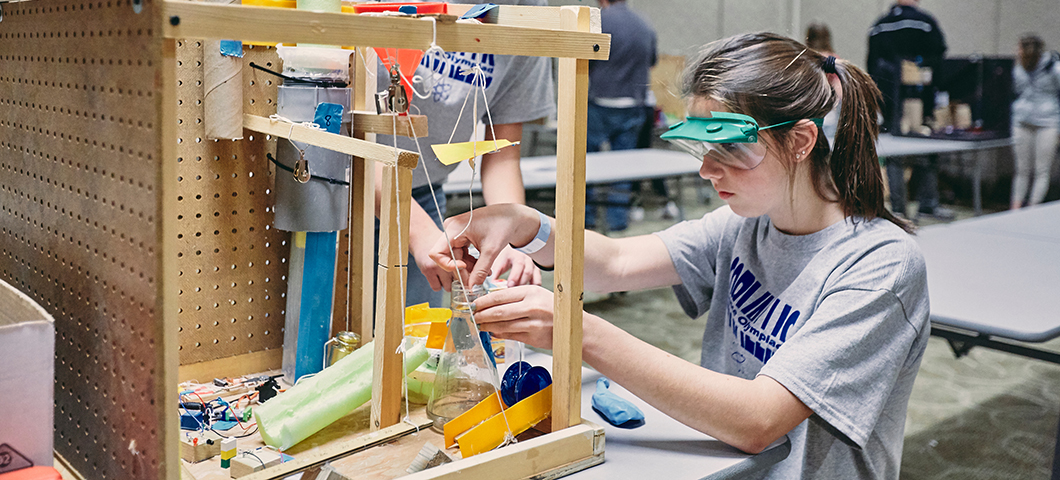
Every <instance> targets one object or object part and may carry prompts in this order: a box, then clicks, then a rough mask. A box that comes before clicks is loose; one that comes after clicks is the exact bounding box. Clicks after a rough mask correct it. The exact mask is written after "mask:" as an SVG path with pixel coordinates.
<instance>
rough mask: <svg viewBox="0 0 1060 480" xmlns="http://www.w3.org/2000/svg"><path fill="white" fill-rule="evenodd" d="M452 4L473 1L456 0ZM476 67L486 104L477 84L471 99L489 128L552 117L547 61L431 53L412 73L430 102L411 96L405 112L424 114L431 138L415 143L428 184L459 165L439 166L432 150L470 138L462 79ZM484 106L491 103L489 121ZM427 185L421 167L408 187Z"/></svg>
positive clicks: (407, 143)
mask: <svg viewBox="0 0 1060 480" xmlns="http://www.w3.org/2000/svg"><path fill="white" fill-rule="evenodd" d="M450 3H477V2H472V1H468V0H459V1H455V2H450ZM492 3H496V4H504V5H546V2H545V1H544V0H501V1H493V2H492ZM474 65H478V66H479V68H480V69H481V70H482V71H483V72H484V73H485V85H486V100H485V102H484V101H483V99H482V93H481V90H480V87H479V86H478V85H479V83H478V82H477V81H476V84H475V87H474V88H475V90H476V91H474V92H472V95H476V94H477V95H478V113H479V120H481V121H482V122H483V123H485V124H486V128H487V129H488V128H489V124H490V118H492V121H493V124H495V125H503V124H506V123H523V122H529V121H531V120H537V119H539V118H544V117H548V116H551V115H552V113H553V112H554V111H555V109H556V98H555V93H554V92H553V90H554V89H553V86H552V61H551V59H550V58H545V57H524V56H513V55H493V54H482V53H464V52H445V57H444V58H439V57H438V56H433V55H432V56H430V57H427V56H424V58H423V60H422V61H421V62H420V65H419V67H418V68H417V69H416V75H419V76H420V77H422V78H423V79H424V83H422V84H421V83H416V84H414V85H413V88H414V89H416V90H417V91H418V92H420V93H421V94H425V93H426V92H427V90H428V89H429V90H430V91H431V98H429V99H422V98H419V97H416V96H415V95H414V96H413V97H412V98H409V102H410V103H411V104H412V105H413V107H411V108H410V109H409V112H410V113H413V114H422V115H426V116H427V125H428V129H429V133H430V135H429V136H428V137H426V138H420V139H419V144H420V150H421V152H422V153H423V157H422V158H421V159H420V161H421V162H422V163H423V164H424V165H426V166H427V170H428V171H429V172H430V179H431V182H433V183H434V184H435V185H441V184H442V183H444V182H445V179H446V177H448V176H449V173H450V172H452V171H453V170H454V169H456V167H457V165H459V164H454V165H451V166H445V165H442V163H441V162H439V161H438V159H437V157H435V155H434V151H433V150H431V145H433V144H442V143H449V137H450V136H451V135H452V138H453V142H454V143H456V142H466V141H468V140H470V139H471V134H472V132H473V128H474V124H475V122H476V119H475V118H473V117H474V115H472V106H473V102H474V97H468V91H469V90H470V89H471V88H472V85H471V82H472V80H473V78H472V76H471V75H470V74H469V75H466V76H465V75H462V74H461V72H462V71H465V70H467V69H470V68H471V67H472V66H474ZM378 71H379V74H378V76H377V84H378V88H379V89H380V90H386V87H387V85H388V84H389V83H390V76H389V75H388V74H387V73H386V69H385V68H384V67H383V66H382V63H380V65H379V70H378ZM410 80H411V79H410ZM465 98H467V106H466V107H464V113H463V116H461V115H460V109H461V106H462V105H463V104H464V99H465ZM487 104H488V105H489V116H488V117H487V114H486V105H487ZM457 119H459V125H457ZM454 126H457V127H458V128H457V130H456V134H455V135H454V134H453V128H454ZM393 138H394V137H393V136H391V135H379V136H377V137H376V142H378V143H381V144H383V145H393V144H394V139H393ZM397 145H398V148H402V149H405V150H410V151H413V152H415V151H416V144H415V143H414V142H413V141H412V139H410V138H406V137H398V143H397ZM508 148H519V147H518V146H515V147H508ZM427 183H428V182H427V176H426V175H425V174H424V173H423V167H422V166H417V167H416V170H415V172H414V173H413V174H412V187H413V188H415V187H422V186H424V185H427Z"/></svg>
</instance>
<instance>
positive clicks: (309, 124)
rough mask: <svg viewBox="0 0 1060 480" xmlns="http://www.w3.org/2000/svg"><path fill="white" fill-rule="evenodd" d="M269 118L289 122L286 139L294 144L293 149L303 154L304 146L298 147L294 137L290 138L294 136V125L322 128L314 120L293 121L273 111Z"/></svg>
mask: <svg viewBox="0 0 1060 480" xmlns="http://www.w3.org/2000/svg"><path fill="white" fill-rule="evenodd" d="M269 120H272V121H274V122H284V123H289V124H291V129H290V130H288V131H287V141H288V142H291V145H293V146H294V148H295V150H298V151H299V152H301V153H302V154H303V155H305V149H304V148H298V144H297V143H294V139H293V138H291V137H294V127H295V126H296V125H297V126H302V127H305V128H309V129H313V130H324V129H323V128H320V125H318V124H316V123H314V122H295V121H294V120H291V119H289V118H287V117H285V116H283V115H280V114H278V113H274V114H272V115H269Z"/></svg>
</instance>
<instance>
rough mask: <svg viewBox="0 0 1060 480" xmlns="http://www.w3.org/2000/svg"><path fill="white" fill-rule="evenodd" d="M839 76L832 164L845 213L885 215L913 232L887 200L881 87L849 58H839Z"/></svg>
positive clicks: (884, 216) (840, 201) (837, 63)
mask: <svg viewBox="0 0 1060 480" xmlns="http://www.w3.org/2000/svg"><path fill="white" fill-rule="evenodd" d="M836 76H838V77H839V85H840V88H841V89H842V92H843V94H842V99H841V106H840V109H839V128H838V130H836V134H835V145H834V146H833V147H832V154H831V158H830V159H829V161H828V163H829V164H830V166H831V171H832V181H833V182H834V184H835V188H836V190H837V191H838V195H839V203H840V204H841V205H842V206H843V213H845V214H846V215H848V216H850V215H860V216H863V217H865V218H873V217H882V218H885V219H887V220H889V221H891V222H892V223H894V224H895V225H898V226H899V227H902V229H904V230H905V231H907V232H909V233H912V232H913V226H912V224H910V223H909V222H908V221H905V220H901V219H899V218H897V217H895V216H894V214H892V213H891V212H890V211H888V210H887V209H886V208H885V207H884V203H883V199H884V193H883V175H882V174H881V173H880V164H879V157H877V155H876V138H877V137H879V133H880V126H879V124H878V123H877V114H878V112H879V111H880V102H881V100H882V97H881V96H880V90H879V89H878V88H876V83H875V82H874V81H873V80H872V77H870V76H869V75H868V74H867V73H865V72H864V71H863V70H861V69H860V68H858V67H856V66H854V65H853V64H851V63H850V62H847V61H845V60H838V61H836ZM814 150H815V151H816V150H817V149H816V148H815V149H814Z"/></svg>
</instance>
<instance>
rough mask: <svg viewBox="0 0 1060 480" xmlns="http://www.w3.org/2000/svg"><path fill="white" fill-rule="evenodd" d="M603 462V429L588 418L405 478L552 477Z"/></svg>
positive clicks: (484, 479)
mask: <svg viewBox="0 0 1060 480" xmlns="http://www.w3.org/2000/svg"><path fill="white" fill-rule="evenodd" d="M603 461H604V429H603V428H602V427H600V426H599V425H596V424H594V423H592V422H589V421H588V420H585V419H582V423H581V424H579V425H575V426H573V427H569V428H565V429H563V430H560V431H557V432H553V433H549V434H545V435H542V436H540V437H536V438H533V439H530V440H526V441H522V442H519V443H516V444H514V445H509V446H506V447H503V448H499V449H497V450H493V451H490V452H486V453H483V454H481V455H476V456H474V457H471V458H466V459H463V460H460V461H457V462H453V463H447V464H445V465H441V466H438V467H434V468H432V469H429V470H424V471H422V472H418V473H415V474H412V475H409V476H407V477H404V478H405V479H407V480H426V479H432V480H440V479H444V480H457V479H481V480H502V479H526V478H533V479H552V478H559V477H562V476H564V475H569V474H571V473H574V472H577V471H581V470H584V469H586V468H589V467H591V466H593V465H598V464H601V463H603Z"/></svg>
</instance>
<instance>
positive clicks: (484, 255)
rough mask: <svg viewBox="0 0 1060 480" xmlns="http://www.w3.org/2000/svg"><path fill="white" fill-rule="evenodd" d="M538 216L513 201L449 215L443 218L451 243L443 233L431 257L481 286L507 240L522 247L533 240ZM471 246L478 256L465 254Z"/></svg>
mask: <svg viewBox="0 0 1060 480" xmlns="http://www.w3.org/2000/svg"><path fill="white" fill-rule="evenodd" d="M538 218H539V217H538V214H537V211H536V210H534V209H532V208H530V207H527V206H526V205H518V204H514V203H505V204H499V205H490V206H488V207H483V208H476V209H475V210H474V212H468V213H464V214H462V215H457V216H455V217H450V218H448V219H446V221H445V231H446V233H447V234H448V240H449V242H450V243H451V245H450V243H447V242H446V240H447V239H446V236H445V235H442V236H440V237H439V238H438V240H437V242H435V244H434V246H433V247H431V248H430V249H429V255H430V258H432V259H434V261H435V262H437V264H438V265H440V266H441V268H442V269H444V270H446V271H449V272H453V271H460V275H461V276H464V278H465V280H466V281H467V282H468V283H469V284H471V285H481V284H482V282H484V281H486V277H488V276H489V275H490V268H491V267H492V266H493V265H494V262H495V261H496V260H497V257H498V256H499V255H500V254H501V252H502V251H503V250H504V249H505V248H509V242H511V243H512V244H513V245H517V246H521V245H526V244H528V243H530V241H531V240H533V239H534V236H535V235H536V234H537V230H538V227H540V226H541V222H540V221H539V220H538ZM472 245H474V246H475V248H477V249H478V251H479V257H478V259H476V258H474V257H472V256H471V255H470V254H469V253H468V250H469V247H470V246H472ZM450 247H451V248H452V250H451V251H450ZM418 262H419V261H418V260H417V263H418ZM465 275H466V276H465ZM443 286H444V287H445V288H446V290H448V289H449V288H450V287H449V286H448V285H443Z"/></svg>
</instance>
